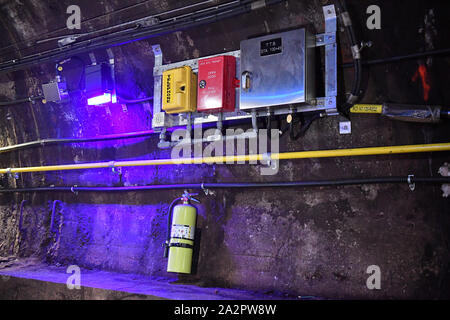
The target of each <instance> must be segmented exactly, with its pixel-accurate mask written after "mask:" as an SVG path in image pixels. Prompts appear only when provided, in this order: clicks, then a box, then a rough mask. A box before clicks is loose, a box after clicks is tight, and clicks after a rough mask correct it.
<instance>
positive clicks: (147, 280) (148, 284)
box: [0, 259, 284, 300]
mask: <svg viewBox="0 0 450 320" xmlns="http://www.w3.org/2000/svg"><path fill="white" fill-rule="evenodd" d="M69 276H71V274H68V273H66V268H65V267H56V266H49V265H45V264H42V263H39V262H37V261H36V260H30V259H25V260H21V261H16V262H15V263H12V264H10V265H9V266H7V267H5V268H2V269H0V299H19V300H22V299H37V300H55V299H56V300H60V299H61V300H62V299H64V300H95V299H108V300H110V299H111V300H113V299H114V300H115V299H142V300H161V299H175V300H274V299H283V298H284V297H280V296H273V295H266V294H262V293H257V292H252V291H245V290H236V289H225V288H203V287H198V286H194V285H186V284H175V283H173V279H166V278H154V277H153V278H152V277H148V276H143V275H138V274H121V273H114V272H106V271H95V270H85V269H81V288H80V289H72V290H70V289H69V288H68V287H67V285H66V282H67V280H68V278H69Z"/></svg>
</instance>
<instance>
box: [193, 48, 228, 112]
mask: <svg viewBox="0 0 450 320" xmlns="http://www.w3.org/2000/svg"><path fill="white" fill-rule="evenodd" d="M235 82H236V58H235V57H233V56H217V57H212V58H206V59H200V60H198V99H197V110H198V111H199V112H232V111H234V109H235V104H236V90H235Z"/></svg>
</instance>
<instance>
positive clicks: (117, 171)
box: [108, 161, 122, 175]
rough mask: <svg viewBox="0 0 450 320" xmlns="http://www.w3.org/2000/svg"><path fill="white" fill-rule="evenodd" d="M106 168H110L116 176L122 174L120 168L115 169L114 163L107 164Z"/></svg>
mask: <svg viewBox="0 0 450 320" xmlns="http://www.w3.org/2000/svg"><path fill="white" fill-rule="evenodd" d="M108 168H111V171H112V172H113V173H115V174H118V175H121V174H122V168H120V167H116V162H115V161H110V162H108Z"/></svg>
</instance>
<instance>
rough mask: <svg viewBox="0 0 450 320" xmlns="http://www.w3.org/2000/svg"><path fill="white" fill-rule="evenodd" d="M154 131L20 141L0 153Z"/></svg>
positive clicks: (124, 137)
mask: <svg viewBox="0 0 450 320" xmlns="http://www.w3.org/2000/svg"><path fill="white" fill-rule="evenodd" d="M154 133H155V132H154V131H153V130H146V131H137V132H127V133H119V134H110V135H104V136H97V137H90V138H62V139H42V140H36V141H30V142H25V143H20V144H16V145H12V146H6V147H0V153H5V152H11V151H15V150H22V149H28V148H33V147H42V146H46V145H54V144H69V143H85V142H97V141H108V140H119V139H131V138H140V137H146V136H150V135H152V134H154Z"/></svg>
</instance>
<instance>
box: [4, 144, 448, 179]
mask: <svg viewBox="0 0 450 320" xmlns="http://www.w3.org/2000/svg"><path fill="white" fill-rule="evenodd" d="M437 151H450V143H448V142H447V143H435V144H417V145H404V146H388V147H371V148H355V149H335V150H316V151H299V152H284V153H272V154H247V155H233V156H214V157H203V158H179V159H150V160H128V161H108V162H94V163H80V164H66V165H51V166H40V167H19V168H5V169H0V174H5V173H6V174H10V173H23V172H48V171H63V170H80V169H101V168H115V167H139V166H158V165H174V164H212V163H235V162H245V161H261V160H293V159H310V158H331V157H350V156H368V155H383V154H401V153H421V152H437Z"/></svg>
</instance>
